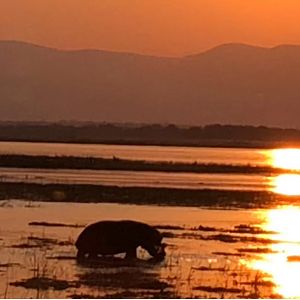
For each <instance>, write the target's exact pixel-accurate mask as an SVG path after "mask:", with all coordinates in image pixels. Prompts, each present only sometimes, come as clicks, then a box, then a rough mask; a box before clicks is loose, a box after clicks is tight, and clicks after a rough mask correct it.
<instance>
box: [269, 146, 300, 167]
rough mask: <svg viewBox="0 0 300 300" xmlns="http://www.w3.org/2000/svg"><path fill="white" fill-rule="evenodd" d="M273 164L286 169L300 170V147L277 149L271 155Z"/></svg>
mask: <svg viewBox="0 0 300 300" xmlns="http://www.w3.org/2000/svg"><path fill="white" fill-rule="evenodd" d="M270 162H271V165H272V166H273V167H275V168H282V169H286V170H300V149H296V148H295V149H275V150H272V151H271V155H270Z"/></svg>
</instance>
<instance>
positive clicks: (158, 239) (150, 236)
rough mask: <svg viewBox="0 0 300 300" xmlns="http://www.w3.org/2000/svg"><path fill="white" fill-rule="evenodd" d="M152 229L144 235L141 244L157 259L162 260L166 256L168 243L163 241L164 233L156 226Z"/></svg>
mask: <svg viewBox="0 0 300 300" xmlns="http://www.w3.org/2000/svg"><path fill="white" fill-rule="evenodd" d="M151 229H152V230H151V231H148V233H147V234H146V235H145V236H144V240H143V243H142V245H141V246H142V247H143V248H144V249H146V250H147V251H148V252H149V254H150V255H151V256H153V257H154V258H155V259H159V260H162V259H164V257H165V256H166V252H165V247H166V245H165V244H163V243H162V235H161V234H160V232H159V231H158V230H157V229H155V228H151Z"/></svg>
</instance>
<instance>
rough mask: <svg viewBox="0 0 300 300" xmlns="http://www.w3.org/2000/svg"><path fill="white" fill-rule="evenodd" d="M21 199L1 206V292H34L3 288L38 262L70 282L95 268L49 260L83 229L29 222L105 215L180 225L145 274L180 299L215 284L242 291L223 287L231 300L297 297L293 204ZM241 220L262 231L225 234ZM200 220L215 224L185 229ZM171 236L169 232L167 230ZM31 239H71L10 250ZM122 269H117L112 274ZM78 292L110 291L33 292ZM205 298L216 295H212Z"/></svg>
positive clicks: (299, 247) (298, 247) (69, 253)
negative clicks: (245, 206)
mask: <svg viewBox="0 0 300 300" xmlns="http://www.w3.org/2000/svg"><path fill="white" fill-rule="evenodd" d="M27 204H28V203H26V202H22V201H13V200H12V201H6V202H2V205H1V207H0V218H1V220H2V225H1V231H0V237H1V239H2V242H1V245H0V254H1V264H2V265H4V264H6V263H10V266H9V267H1V265H0V279H1V280H0V286H1V288H0V291H1V293H2V294H1V296H2V297H3V296H4V291H5V296H6V297H12V298H14V297H36V295H37V294H36V293H37V291H36V290H28V289H24V288H15V287H13V286H9V288H8V291H6V288H5V287H6V285H7V281H8V282H15V281H18V280H21V279H24V278H30V277H32V275H33V273H34V271H33V269H32V268H33V267H34V266H37V264H38V263H39V264H40V266H44V267H45V268H46V271H45V272H46V273H47V272H48V273H50V274H51V276H52V277H53V276H57V277H58V278H60V279H64V280H68V281H76V280H78V276H80V275H82V274H83V275H84V274H88V273H89V272H95V269H94V268H91V267H89V268H87V267H82V266H80V265H78V264H77V263H76V261H75V260H72V259H65V260H64V259H60V260H58V259H53V258H55V257H58V256H61V257H74V256H75V254H76V249H75V247H74V246H72V243H73V242H74V241H75V240H76V238H77V236H78V234H79V233H80V231H81V230H82V229H81V228H68V227H61V228H59V227H32V226H29V225H28V223H29V222H31V221H47V222H64V223H68V224H89V223H92V222H95V221H98V220H105V219H116V220H118V219H134V220H140V221H144V222H147V223H149V224H152V225H177V226H182V227H184V228H185V229H184V230H179V231H178V230H162V231H165V232H169V237H168V238H165V242H166V243H167V244H168V246H167V259H166V261H165V262H164V263H162V264H160V265H158V266H156V267H150V269H149V267H147V272H148V271H149V270H150V271H151V270H152V271H151V272H154V273H153V274H156V275H155V276H157V278H159V279H160V280H163V281H166V282H169V283H172V284H175V287H174V288H176V284H178V285H180V288H179V289H178V288H177V293H179V294H177V295H178V296H182V297H186V296H196V297H201V296H202V297H203V296H204V295H205V294H203V292H202V293H201V291H199V290H197V289H195V288H196V287H198V286H211V287H220V286H221V287H226V288H238V289H240V290H243V292H241V293H239V294H238V293H237V294H236V293H233V292H230V290H228V292H226V289H225V291H224V296H226V297H232V298H236V297H238V298H239V297H241V296H242V295H244V296H245V297H246V296H247V295H249V293H251V292H252V293H253V292H256V293H259V294H257V295H259V296H261V297H271V296H272V297H273V296H274V295H277V296H282V297H300V288H299V283H298V275H299V272H300V262H299V261H297V259H295V260H294V261H290V258H291V257H294V258H297V257H299V258H300V235H299V230H298V228H299V226H300V221H299V214H300V209H299V208H297V207H280V208H277V209H272V210H239V211H230V210H225V211H224V210H207V209H195V208H182V207H181V208H176V207H151V206H135V205H117V204H75V203H74V204H70V203H35V206H34V207H28V206H27ZM245 224H248V225H251V226H254V227H255V228H259V229H260V230H261V231H260V232H258V233H253V232H252V233H251V232H249V233H230V231H231V230H233V229H234V228H238V227H239V226H245ZM199 225H201V226H205V227H211V228H214V229H215V232H204V231H199V230H196V231H195V230H191V229H193V228H197V227H198V226H199ZM171 233H172V234H173V235H170V234H171ZM216 234H221V235H228V236H231V237H232V238H234V237H235V238H237V241H236V242H233V243H227V242H224V241H223V240H219V239H218V238H214V237H216V236H217V235H216ZM30 237H39V238H50V239H52V240H58V241H70V242H71V243H70V245H68V244H67V245H65V246H57V245H52V246H51V245H50V247H43V246H40V248H39V247H37V248H30V247H27V248H26V247H24V248H22V247H19V248H18V247H16V246H17V245H22V244H23V245H24V244H26V243H28V241H29V238H30ZM209 237H211V238H209ZM212 237H213V238H212ZM241 237H242V239H240V238H241ZM245 237H248V238H249V240H247V239H245ZM259 250H261V251H259ZM262 250H263V251H262ZM221 253H224V254H223V255H222V254H221ZM226 253H228V254H227V255H226ZM241 253H242V254H243V255H242V256H241ZM139 255H140V256H141V258H143V257H144V256H143V255H145V254H144V253H143V252H142V251H140V252H139ZM51 258H52V259H51ZM152 268H153V269H152ZM207 268H208V270H207ZM224 268H225V269H224ZM120 270H121V269H116V270H114V272H119V271H120ZM107 271H109V270H104V269H103V268H102V269H101V268H100V270H99V269H97V272H102V273H99V276H101V274H102V276H103V274H105V272H107ZM111 271H112V270H110V271H109V272H111ZM103 272H104V273H103ZM48 273H47V274H48ZM234 274H237V275H234ZM48 276H49V274H48ZM105 276H106V275H105ZM174 282H175V283H174ZM255 282H256V283H255ZM253 286H255V288H253ZM82 291H85V292H87V293H88V294H89V295H100V294H101V293H102V294H103V293H104V294H105V293H106V292H108V291H109V288H101V287H100V288H95V287H93V286H84V285H82V286H81V287H80V288H79V289H78V290H77V289H76V288H69V289H67V290H63V291H53V290H47V291H44V292H43V293H42V294H39V296H40V297H69V296H70V295H71V294H74V293H75V294H76V293H80V292H82ZM206 295H207V296H209V297H214V296H216V297H220V296H221V295H220V294H218V293H216V294H215V293H213V292H211V293H208V294H206Z"/></svg>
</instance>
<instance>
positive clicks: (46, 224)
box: [28, 222, 86, 228]
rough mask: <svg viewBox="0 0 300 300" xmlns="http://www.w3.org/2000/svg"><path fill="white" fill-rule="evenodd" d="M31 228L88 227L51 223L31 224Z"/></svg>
mask: <svg viewBox="0 0 300 300" xmlns="http://www.w3.org/2000/svg"><path fill="white" fill-rule="evenodd" d="M28 225H29V226H43V227H71V228H82V227H85V226H86V225H80V224H65V223H51V222H29V223H28Z"/></svg>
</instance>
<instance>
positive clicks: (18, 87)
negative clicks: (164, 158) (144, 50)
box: [0, 41, 300, 128]
mask: <svg viewBox="0 0 300 300" xmlns="http://www.w3.org/2000/svg"><path fill="white" fill-rule="evenodd" d="M0 67H1V70H0V99H1V100H0V120H2V121H5V120H11V121H61V120H76V121H93V122H137V123H175V124H186V125H202V124H209V123H220V124H241V125H266V126H277V127H291V128H300V118H299V112H300V101H299V100H300V46H296V45H281V46H277V47H274V48H262V47H255V46H250V45H244V44H225V45H221V46H218V47H215V48H213V49H210V50H208V51H206V52H203V53H200V54H196V55H190V56H184V57H178V58H174V57H172V58H171V57H154V56H145V55H139V54H131V53H120V52H109V51H101V50H58V49H52V48H47V47H43V46H37V45H33V44H29V43H24V42H18V41H0Z"/></svg>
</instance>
